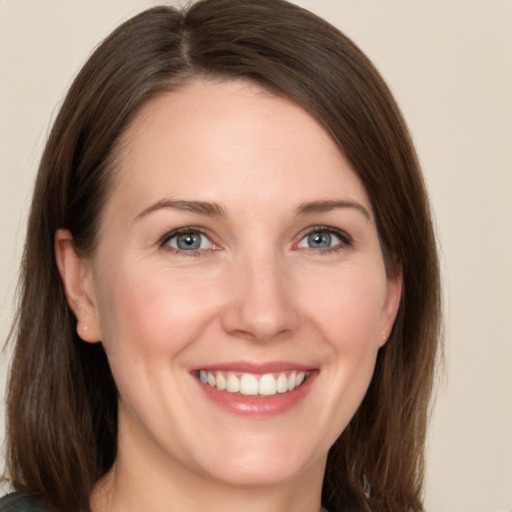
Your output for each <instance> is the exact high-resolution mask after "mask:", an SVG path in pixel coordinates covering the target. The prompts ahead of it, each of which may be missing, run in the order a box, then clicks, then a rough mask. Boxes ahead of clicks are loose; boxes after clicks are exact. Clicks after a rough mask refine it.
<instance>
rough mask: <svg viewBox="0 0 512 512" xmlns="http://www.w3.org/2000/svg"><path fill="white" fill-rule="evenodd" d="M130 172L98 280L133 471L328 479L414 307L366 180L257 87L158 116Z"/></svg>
mask: <svg viewBox="0 0 512 512" xmlns="http://www.w3.org/2000/svg"><path fill="white" fill-rule="evenodd" d="M117 165H118V170H119V173H118V175H117V176H116V184H115V187H114V188H113V190H112V192H111V197H110V199H109V200H108V203H107V205H106V208H105V211H104V214H103V217H102V224H101V229H100V233H99V245H98V248H97V250H96V252H95V253H94V255H93V256H92V257H91V258H90V259H89V260H87V262H86V263H85V264H84V267H85V271H83V272H82V276H84V283H85V289H87V290H89V292H90V293H89V300H90V306H88V307H89V310H88V311H89V312H88V313H84V315H85V317H84V318H85V322H86V323H87V324H88V331H87V332H88V334H87V335H86V336H85V338H86V339H88V340H89V341H94V340H101V341H102V343H103V344H104V347H105V350H106V352H107V355H108V358H109V361H110V365H111V367H112V372H113V375H114V378H115V380H116V383H117V386H118V389H119V427H120V430H119V454H118V457H119V461H123V460H126V461H128V462H130V464H131V465H132V466H134V467H138V468H144V467H146V468H151V471H155V470H158V468H162V469H164V468H165V470H166V471H175V472H176V474H180V475H181V476H180V478H184V477H183V475H187V474H190V475H192V474H194V475H195V476H197V475H199V476H201V477H203V478H206V479H209V480H211V481H218V480H222V481H223V482H230V483H234V484H238V485H240V484H243V485H246V484H254V485H258V484H261V485H263V484H265V485H266V484H274V483H277V482H280V481H290V480H293V479H294V478H298V477H300V476H301V475H302V476H303V475H307V474H310V475H313V474H315V475H318V474H321V472H322V471H323V468H324V465H325V459H326V456H327V452H328V449H329V447H330V446H331V445H332V444H333V443H334V441H335V440H336V438H337V437H338V436H339V434H340V433H341V432H342V431H343V429H344V428H345V427H346V425H347V423H348V422H349V421H350V419H351V418H352V416H353V414H354V413H355V411H356V409H357V407H358V406H359V404H360V402H361V400H362V398H363V396H364V394H365V392H366V389H367V387H368V385H369V382H370V379H371V377H372V372H373V369H374V363H375V358H376V355H377V351H378V349H379V347H380V346H381V345H382V344H383V334H382V333H383V331H384V332H385V333H386V334H387V333H388V332H389V331H390V329H391V327H392V323H393V320H394V317H395V314H396V310H397V307H398V301H399V296H400V287H401V282H400V277H399V276H398V277H396V278H393V279H390V278H388V276H387V275H386V271H385V266H384V261H383V257H382V253H381V249H380V246H379V240H378V235H377V231H376V227H375V219H374V216H373V212H372V207H371V204H370V202H369V200H368V197H367V195H366V193H365V190H364V188H363V186H362V184H361V182H360V181H359V179H358V178H357V177H356V175H355V174H354V172H353V171H352V170H351V168H350V166H349V165H348V164H347V162H346V160H345V159H344V158H343V156H342V155H341V154H340V153H339V151H338V149H337V147H336V146H335V144H334V143H333V141H332V140H331V138H330V137H329V136H328V135H327V133H326V132H325V131H324V130H323V129H322V128H321V127H320V125H319V124H318V123H317V122H316V121H315V120H314V119H313V118H312V117H311V116H310V115H308V114H307V113H306V112H305V111H304V110H302V109H301V108H300V107H298V106H297V105H295V104H293V103H290V102H289V101H287V100H284V99H280V98H276V97H274V96H271V95H269V94H267V93H265V92H264V91H262V90H261V89H259V88H257V87H256V86H253V85H249V84H247V83H243V82H224V83H211V82H210V83H205V82H197V83H194V84H192V85H189V86H187V87H186V88H184V89H182V90H180V91H177V92H172V93H168V94H165V95H163V96H161V97H159V98H157V99H155V100H153V101H152V102H151V103H150V104H149V105H148V106H147V107H146V108H145V109H144V111H143V112H142V114H141V115H139V117H138V118H137V119H136V120H135V122H134V123H133V124H132V125H131V127H130V128H129V130H128V132H127V133H126V134H125V136H124V138H123V145H122V149H121V156H120V159H119V161H118V164H117ZM85 310H87V308H85ZM78 316H79V320H80V314H79V315H78Z"/></svg>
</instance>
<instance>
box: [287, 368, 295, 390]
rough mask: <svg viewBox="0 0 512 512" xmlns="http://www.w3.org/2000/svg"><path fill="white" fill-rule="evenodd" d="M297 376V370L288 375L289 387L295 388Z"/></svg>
mask: <svg viewBox="0 0 512 512" xmlns="http://www.w3.org/2000/svg"><path fill="white" fill-rule="evenodd" d="M296 378H297V374H296V373H295V372H292V373H290V376H289V377H288V389H294V388H295V379H296Z"/></svg>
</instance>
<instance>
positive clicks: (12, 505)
mask: <svg viewBox="0 0 512 512" xmlns="http://www.w3.org/2000/svg"><path fill="white" fill-rule="evenodd" d="M0 512H50V509H49V508H48V507H45V506H44V505H42V504H41V503H38V502H37V501H34V500H32V499H30V498H28V497H27V496H23V495H22V494H8V495H7V496H4V497H3V498H2V499H0Z"/></svg>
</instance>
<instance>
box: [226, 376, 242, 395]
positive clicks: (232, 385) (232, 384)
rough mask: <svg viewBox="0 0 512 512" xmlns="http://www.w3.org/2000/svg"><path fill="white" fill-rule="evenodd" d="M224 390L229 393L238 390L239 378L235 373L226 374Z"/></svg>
mask: <svg viewBox="0 0 512 512" xmlns="http://www.w3.org/2000/svg"><path fill="white" fill-rule="evenodd" d="M226 391H229V392H230V393H238V392H239V391H240V379H239V378H238V377H237V376H236V375H233V374H230V375H228V379H227V382H226Z"/></svg>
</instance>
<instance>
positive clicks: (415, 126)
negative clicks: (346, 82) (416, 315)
mask: <svg viewBox="0 0 512 512" xmlns="http://www.w3.org/2000/svg"><path fill="white" fill-rule="evenodd" d="M156 3H160V2H149V1H143V0H108V2H107V1H104V0H87V1H86V2H83V1H79V0H45V1H43V0H0V191H1V200H0V237H1V238H0V338H1V339H2V340H3V339H5V338H6V336H7V333H8V330H9V325H10V322H11V318H12V304H13V295H14V288H15V282H16V274H17V269H18V265H19V260H20V256H21V249H22V244H23V233H24V227H25V221H26V216H27V209H28V205H29V200H30V191H31V187H32V182H33V179H34V176H35V172H36V168H37V162H38V159H39V156H40V153H41V149H42V145H43V143H44V140H45V138H46V135H47V132H48V128H49V124H50V119H52V118H53V116H54V114H55V111H56V107H57V105H58V104H59V103H60V101H61V100H62V98H63V95H64V93H65V91H66V89H67V87H68V86H69V85H70V82H71V80H72V77H73V76H74V74H75V73H76V72H77V70H78V68H79V67H80V66H81V64H83V62H84V60H85V58H86V57H87V55H88V54H89V53H90V52H91V51H92V49H93V48H94V47H95V45H96V44H97V43H98V42H99V41H100V40H101V39H102V38H103V37H104V36H105V35H106V34H107V33H108V32H109V31H110V30H111V29H113V28H114V27H115V26H116V25H117V24H118V23H119V22H120V21H122V20H124V19H125V18H126V17H128V16H129V15H131V14H134V13H136V12H138V11H140V10H142V9H143V8H145V7H147V6H151V5H155V4H156ZM297 3H299V4H300V5H303V6H305V7H307V8H309V9H310V10H312V11H314V12H316V13H318V14H320V15H322V16H323V17H325V18H327V19H328V20H329V21H331V22H332V23H333V24H335V25H336V26H338V27H339V28H340V29H342V30H343V31H344V32H345V33H346V34H347V35H348V36H350V37H351V38H352V39H353V40H354V41H355V42H356V43H357V44H358V45H359V46H360V47H361V48H362V49H363V51H365V52H366V53H367V54H368V55H369V57H370V58H371V59H372V60H373V61H374V62H375V64H376V65H377V67H378V68H379V69H380V71H381V72H382V74H383V76H384V77H385V79H386V80H387V81H388V83H389V85H390V86H391V89H392V90H393V91H394V93H395V95H396V97H397V99H398V102H399V104H400V105H401V107H402V110H403V112H404V114H405V117H406V119H407V121H408V123H409V126H410V129H411V131H412V134H413V138H414V140H415V142H416V145H417V148H418V152H419V155H420V159H421V161H422V164H423V168H424V172H425V177H426V181H427V184H428V186H429V189H430V191H431V196H432V203H433V206H434V210H435V214H436V219H437V223H438V233H439V240H440V244H441V250H442V266H443V274H444V289H445V313H446V369H445V376H444V378H443V380H442V381H441V384H440V386H439V392H438V400H437V404H436V407H435V410H434V415H433V421H432V428H431V434H430V438H429V449H428V467H427V470H428V479H427V487H426V505H427V509H428V510H430V511H431V512H448V511H450V512H485V511H495V510H496V511H498V510H509V509H510V510H512V340H511V335H510V325H509V321H510V318H511V317H512V270H511V268H512V207H511V197H512V1H510V0H423V1H421V0H366V1H362V0H317V1H313V0H310V1H306V0H304V1H297ZM5 359H6V358H5V357H3V361H2V364H1V366H0V373H1V377H0V382H1V385H2V386H3V382H4V381H5V371H6V362H5ZM0 393H1V394H2V396H3V392H2V389H0ZM0 420H2V421H1V422H2V423H3V414H2V415H1V417H0Z"/></svg>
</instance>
